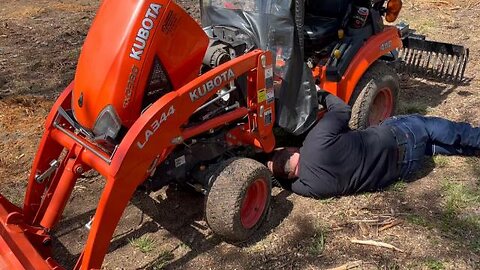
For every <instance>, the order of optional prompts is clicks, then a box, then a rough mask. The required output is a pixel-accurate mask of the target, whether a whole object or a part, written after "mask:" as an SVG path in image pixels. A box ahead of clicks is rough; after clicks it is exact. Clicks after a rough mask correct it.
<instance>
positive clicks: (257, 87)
mask: <svg viewBox="0 0 480 270" xmlns="http://www.w3.org/2000/svg"><path fill="white" fill-rule="evenodd" d="M271 70H272V57H271V54H270V53H267V52H263V51H260V50H255V51H252V52H250V53H248V54H245V55H243V56H240V57H238V58H236V59H234V60H232V61H229V62H227V63H225V64H223V65H221V66H219V67H218V68H216V69H213V70H211V71H209V72H207V73H205V74H203V75H201V76H199V77H198V78H196V79H194V80H193V81H191V82H190V83H188V84H186V85H185V86H183V87H181V88H180V89H178V90H177V91H172V92H171V93H169V94H167V95H165V96H163V97H162V98H160V99H159V100H157V101H156V102H155V103H154V104H152V106H151V107H149V108H148V109H147V110H146V111H145V112H144V113H143V114H142V115H141V117H140V118H139V119H138V120H137V121H136V122H135V124H134V125H133V126H132V127H131V128H130V129H129V130H128V133H127V134H126V135H125V137H124V138H123V140H122V141H121V143H120V144H119V145H118V146H117V148H116V149H115V151H114V152H113V153H108V152H106V151H104V150H103V149H102V148H101V147H99V146H98V145H96V144H95V143H93V142H92V141H90V140H89V139H88V138H85V137H82V136H79V133H78V130H75V128H74V127H73V126H72V125H71V124H70V123H69V121H67V118H68V113H66V112H68V111H69V110H70V104H71V94H72V89H73V83H72V84H70V85H69V86H68V87H67V88H66V89H65V90H64V92H63V93H62V94H61V96H60V97H59V98H58V100H57V101H56V103H55V104H54V106H53V108H52V110H51V112H50V114H49V115H48V117H47V120H46V124H45V133H44V135H43V138H42V140H41V143H40V147H39V150H38V153H37V156H36V158H35V161H34V164H33V169H32V171H31V174H30V177H29V183H28V187H27V192H26V197H25V202H24V207H23V209H20V208H18V207H16V206H14V205H12V204H11V203H10V202H8V201H7V200H6V199H5V198H4V197H0V234H1V236H2V237H1V238H2V239H0V241H2V242H0V255H1V259H0V266H5V267H6V268H7V269H8V268H10V269H62V268H61V267H60V266H59V265H58V264H57V263H56V262H55V261H54V260H53V257H52V255H51V251H50V243H51V239H50V236H49V231H50V230H51V229H52V228H53V227H54V226H55V225H56V224H57V223H58V220H59V219H60V216H61V214H62V213H63V210H64V208H65V205H66V203H67V201H68V199H69V197H70V195H71V193H72V190H73V187H74V185H75V182H76V180H77V179H78V178H79V177H81V175H82V173H84V172H86V171H89V170H90V169H94V170H96V171H98V172H99V173H100V174H101V175H102V176H103V177H104V178H105V180H106V182H105V187H104V189H103V192H102V194H101V197H100V200H99V203H98V206H97V209H96V212H95V215H94V217H93V223H92V226H91V229H90V232H89V235H88V239H87V241H86V244H85V248H84V250H83V252H82V253H81V255H80V258H79V259H78V261H77V264H76V266H75V268H74V269H100V267H101V265H102V262H103V260H104V257H105V254H106V252H107V250H108V246H109V244H110V240H111V238H112V235H113V233H114V230H115V228H116V226H117V224H118V221H119V220H120V218H121V216H122V213H123V211H124V210H125V208H126V206H127V204H128V202H129V200H130V199H131V197H132V195H133V194H134V192H135V190H136V188H137V187H138V186H139V185H140V184H141V183H142V182H143V181H144V180H145V179H146V178H147V177H148V176H150V175H151V174H152V173H153V171H154V170H155V168H156V167H157V165H159V164H160V163H162V161H163V160H164V159H165V158H166V157H167V156H168V155H169V153H171V151H172V150H173V149H174V148H175V146H176V145H178V144H181V143H183V141H184V140H186V139H189V138H191V137H194V136H196V135H199V134H202V133H205V132H208V131H209V130H211V129H214V128H216V127H219V126H224V125H225V124H226V123H235V122H238V121H239V119H245V118H246V119H247V121H246V123H244V124H240V125H237V126H236V127H235V128H233V129H232V130H231V132H232V133H234V134H235V136H230V137H232V138H233V137H234V138H235V142H232V143H235V144H237V145H241V144H244V145H254V146H255V147H257V148H259V149H261V150H262V151H264V152H271V151H272V150H273V148H274V145H275V138H274V136H273V132H272V128H273V122H274V116H275V113H274V102H273V101H271V100H270V101H269V100H266V99H264V98H259V95H263V92H264V91H265V90H273V89H267V88H266V87H267V86H266V78H268V76H272V72H271ZM240 76H246V77H247V82H248V86H247V106H246V107H239V108H236V109H235V110H233V111H230V112H228V113H226V114H223V115H221V116H218V117H216V118H213V119H210V120H208V121H206V122H204V123H201V124H199V125H197V126H193V127H188V128H182V125H183V124H185V123H186V122H187V121H188V119H189V117H190V116H191V115H192V114H193V113H194V112H195V111H196V110H197V109H198V108H199V107H200V106H202V105H203V104H204V103H205V102H206V101H207V100H208V99H210V98H211V97H212V96H213V95H215V94H216V93H217V91H219V90H220V89H221V88H223V87H225V86H226V85H227V84H229V83H230V82H232V81H233V80H234V79H237V78H238V77H240ZM218 78H226V79H218ZM209 82H214V87H213V88H212V89H210V91H209V92H207V93H206V94H205V95H204V96H202V97H200V98H199V99H196V100H194V101H193V100H192V99H191V95H190V93H192V92H193V91H194V90H195V89H197V88H199V87H202V86H203V85H205V84H207V83H209ZM266 111H270V112H271V115H269V117H268V119H265V117H264V116H265V112H266ZM270 117H271V118H270ZM266 120H267V121H266Z"/></svg>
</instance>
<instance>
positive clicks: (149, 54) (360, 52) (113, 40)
mask: <svg viewBox="0 0 480 270" xmlns="http://www.w3.org/2000/svg"><path fill="white" fill-rule="evenodd" d="M280 2H281V3H280ZM280 2H278V1H271V0H263V1H253V0H243V1H235V2H230V1H222V0H212V1H203V2H202V23H203V25H204V28H203V29H202V28H201V27H200V26H199V25H198V24H197V23H196V22H195V20H194V19H192V18H191V17H190V16H189V15H188V14H187V13H186V12H185V11H184V10H183V9H181V8H180V7H179V6H178V5H177V4H176V3H175V2H173V1H171V0H133V1H123V2H122V4H121V5H119V4H118V1H115V0H104V1H103V2H102V4H101V5H100V8H99V10H98V13H97V16H96V18H95V20H94V22H93V24H92V26H91V29H90V31H89V33H88V36H87V38H86V40H85V43H84V46H83V48H82V52H81V55H80V58H79V60H78V65H77V71H76V74H75V79H74V81H73V82H72V83H71V84H70V85H68V86H67V88H66V89H65V90H64V91H63V92H62V93H61V95H60V96H59V98H58V99H57V101H56V102H55V104H54V105H53V107H52V109H51V111H50V113H49V115H48V116H47V119H46V122H45V132H44V134H43V137H42V139H41V142H40V146H39V149H38V152H37V155H36V157H35V159H34V163H33V168H32V170H31V173H30V175H29V179H28V186H27V190H26V195H25V200H24V204H23V207H17V206H15V205H13V204H12V203H10V202H9V201H8V200H7V199H6V198H4V197H3V196H1V195H0V269H64V268H63V267H62V266H60V265H59V264H58V263H57V262H56V261H55V257H54V255H53V254H52V244H51V243H52V237H53V236H52V235H51V232H52V230H53V229H54V228H55V226H56V225H57V224H58V222H59V220H60V219H61V216H62V213H63V211H64V209H65V207H66V204H67V202H68V200H69V197H70V196H71V194H72V191H73V189H74V186H75V183H76V181H77V179H79V178H81V177H83V176H84V174H85V173H87V172H89V171H92V170H94V171H97V172H98V173H99V174H100V175H101V176H103V179H104V188H103V190H102V193H101V195H100V199H99V201H98V205H97V207H96V211H95V214H94V216H93V217H92V219H91V222H90V223H89V225H91V226H89V233H88V238H87V240H86V243H85V246H84V249H83V251H82V252H81V254H80V255H79V257H78V260H77V262H76V264H75V267H74V269H100V268H101V267H102V262H103V260H104V257H105V254H106V253H107V251H108V247H109V244H110V240H111V238H112V235H113V233H114V231H115V228H116V226H117V224H118V222H119V220H120V218H121V216H122V213H123V212H124V210H125V208H126V206H127V204H128V202H129V200H130V199H131V198H132V196H133V194H134V192H135V190H136V189H137V188H138V187H139V186H141V185H143V186H144V187H146V188H147V189H148V190H158V189H160V188H162V187H164V186H165V185H168V184H170V183H172V182H175V183H177V184H180V185H183V186H186V187H190V188H193V189H194V190H195V191H198V192H201V193H203V194H204V195H205V198H206V200H205V218H206V221H207V223H208V224H209V226H210V228H211V229H212V230H213V231H214V232H215V233H216V234H218V235H220V236H221V237H223V238H224V239H226V240H228V241H232V242H241V241H245V240H246V239H248V238H249V237H250V236H251V235H252V234H253V233H254V232H255V231H256V230H257V229H258V228H259V226H261V224H262V222H263V221H264V220H265V218H266V216H267V213H268V211H269V205H270V198H271V189H272V183H271V175H270V172H269V171H268V169H267V168H266V166H265V165H264V164H263V163H261V162H259V161H258V159H259V158H258V157H259V155H261V154H264V153H270V152H271V151H272V150H273V149H274V148H275V147H278V146H282V145H279V144H278V143H277V139H276V136H275V135H274V134H276V133H274V128H275V130H277V129H282V130H284V131H287V133H290V134H292V135H293V136H302V135H304V134H306V133H307V132H308V130H309V129H310V128H311V127H312V126H313V125H314V124H315V122H316V121H318V119H319V117H320V115H321V108H319V104H318V99H317V90H318V89H320V88H322V89H325V90H327V91H330V92H331V93H333V94H335V95H338V96H340V97H341V98H342V99H344V100H345V102H349V103H350V104H352V106H353V111H354V112H355V117H354V118H352V123H353V124H352V125H353V127H355V128H363V127H365V126H368V125H371V124H376V123H378V122H379V121H381V120H383V119H385V118H386V117H388V116H390V115H391V114H393V113H394V107H395V102H396V94H397V92H398V89H399V85H398V80H397V77H396V73H394V72H393V71H392V70H391V69H389V68H390V67H389V66H387V65H386V63H387V62H394V61H395V60H398V58H396V55H397V54H396V53H397V52H398V50H400V49H401V48H402V34H401V31H400V30H399V29H398V28H396V27H394V26H386V25H383V19H382V18H383V17H384V16H386V17H387V18H388V17H389V16H390V19H392V17H393V19H392V20H395V18H396V16H397V15H398V12H400V9H401V1H399V0H390V1H385V0H381V1H373V3H372V1H363V0H358V1H337V0H335V1H325V3H327V4H325V5H324V6H315V5H316V4H315V3H313V2H311V1H307V2H308V3H307V2H304V1H302V0H294V1H280ZM312 3H313V4H312ZM322 3H323V2H322ZM353 3H355V4H358V5H363V6H364V8H366V9H369V10H370V13H369V14H370V16H367V17H365V18H364V19H365V20H364V21H363V22H362V23H361V24H360V23H359V22H355V24H354V26H355V27H352V24H351V22H350V21H351V19H352V18H353V17H352V10H355V9H353V8H352V7H353ZM392 3H393V4H392ZM399 3H400V5H399ZM339 4H340V6H338V7H337V5H339ZM310 5H314V6H310ZM305 7H311V8H312V10H314V11H315V12H313V11H312V12H313V13H312V14H310V13H309V15H308V16H310V17H309V19H308V20H310V22H325V24H322V25H321V27H320V26H319V25H317V24H315V23H314V24H305V25H304V24H303V21H304V15H305V12H304V10H303V9H304V8H305ZM332 10H333V11H338V12H337V13H338V14H337V13H336V14H335V16H333V13H332V12H333V11H332ZM363 10H364V9H363ZM325 14H326V15H325ZM330 15H331V16H333V17H331V18H330V17H328V16H330ZM326 16H327V17H326ZM305 20H307V19H306V18H305ZM314 28H315V29H314ZM299 31H300V32H299ZM327 32H328V35H327V36H326V38H324V36H322V35H321V33H324V34H325V33H327ZM298 33H305V35H298ZM325 35H326V34H325ZM412 44H413V42H412ZM387 68H388V70H385V69H387ZM463 69H464V67H462V68H460V70H461V71H460V73H461V75H462V76H463ZM457 70H459V69H457ZM376 74H377V75H376ZM378 74H382V76H381V78H378ZM375 76H377V77H375ZM372 85H373V86H375V87H373V86H372ZM372 89H375V91H373V92H372ZM99 181H100V180H99Z"/></svg>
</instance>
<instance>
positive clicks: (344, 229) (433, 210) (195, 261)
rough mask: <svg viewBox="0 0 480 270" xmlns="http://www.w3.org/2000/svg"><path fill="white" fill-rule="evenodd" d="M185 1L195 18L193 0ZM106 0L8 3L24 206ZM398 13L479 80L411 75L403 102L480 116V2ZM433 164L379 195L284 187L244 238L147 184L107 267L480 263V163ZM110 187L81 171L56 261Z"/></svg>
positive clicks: (412, 1)
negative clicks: (301, 192) (465, 56)
mask: <svg viewBox="0 0 480 270" xmlns="http://www.w3.org/2000/svg"><path fill="white" fill-rule="evenodd" d="M180 4H182V5H183V6H184V7H185V8H186V9H187V11H188V12H190V13H191V14H193V15H194V16H198V6H197V5H196V2H194V1H189V0H182V1H180ZM97 7H98V1H96V0H62V1H52V0H42V1H29V0H3V1H1V4H0V192H1V193H2V194H4V195H5V196H6V197H7V198H9V199H10V200H11V201H13V202H14V203H16V204H18V205H21V204H22V201H23V194H24V190H25V186H26V179H27V176H28V173H29V170H30V166H31V163H32V160H33V157H34V155H35V151H36V147H37V145H38V142H39V139H40V136H41V134H42V130H43V121H44V119H45V116H46V115H47V113H48V111H49V108H50V106H51V105H52V103H53V101H54V100H55V98H56V97H57V96H58V94H59V93H60V92H61V91H62V90H63V89H64V87H65V86H66V85H67V84H68V83H69V82H70V81H71V80H72V79H73V77H74V73H75V65H76V60H77V57H78V55H79V53H80V49H81V46H82V42H83V39H84V38H85V36H86V33H87V31H88V28H89V25H90V24H91V22H92V19H93V17H94V15H95V12H96V9H97ZM401 17H402V18H401V19H403V20H407V21H408V22H409V23H410V24H411V26H412V27H413V28H416V29H418V30H419V31H420V32H421V33H424V34H427V35H428V36H429V38H431V39H434V40H443V41H448V42H456V43H460V44H464V45H466V46H467V47H469V48H470V50H471V60H470V63H469V65H468V68H467V77H468V78H470V79H471V81H470V82H469V83H467V84H466V85H461V86H452V85H448V84H442V83H434V82H430V81H426V80H419V79H415V78H411V77H410V76H403V77H402V92H401V104H400V109H399V111H400V112H403V113H406V112H418V113H423V114H428V115H436V116H443V117H447V118H450V119H453V120H459V121H469V122H471V123H473V124H475V125H480V79H479V78H478V76H477V75H478V74H480V65H479V64H480V28H479V27H478V25H479V23H478V22H479V21H480V2H479V1H477V0H463V1H460V0H446V1H436V0H408V1H404V8H403V10H402V14H401ZM426 165H427V166H426V169H425V171H424V173H423V175H422V176H421V177H420V179H419V180H418V181H416V182H414V183H409V184H404V183H398V184H396V185H394V186H392V187H391V188H389V189H388V190H386V191H384V192H378V193H368V194H361V195H357V196H349V197H343V198H334V199H328V200H320V201H316V200H312V199H306V198H301V197H299V196H296V195H294V194H290V193H289V192H286V191H284V190H280V189H277V188H275V189H274V198H273V201H272V209H271V211H270V214H269V217H268V220H267V223H266V224H265V226H263V227H262V229H261V230H260V231H259V232H258V233H257V234H256V236H255V237H254V239H252V240H251V241H249V242H248V243H246V244H243V245H241V246H238V245H231V244H228V243H225V242H223V241H222V240H221V239H219V238H218V237H216V236H215V235H213V234H212V232H211V231H210V230H209V229H208V227H207V225H206V223H205V220H204V219H203V210H202V209H203V208H202V207H201V205H202V204H203V197H202V196H200V195H196V194H192V193H190V192H186V191H181V190H176V189H175V188H173V187H170V188H168V189H166V190H162V191H161V192H158V193H156V194H151V195H146V194H143V193H141V192H138V193H137V194H136V196H135V197H134V198H133V199H132V201H131V203H130V205H129V206H128V208H127V210H126V212H125V214H124V217H123V219H122V220H121V222H120V224H119V226H118V228H117V231H116V234H115V237H114V238H113V240H112V244H111V247H110V251H109V253H108V255H107V257H106V260H105V262H104V268H105V269H162V268H165V269H329V268H334V267H339V266H344V267H343V268H338V269H480V166H479V165H480V160H478V159H476V158H460V157H437V158H434V159H432V160H429V161H428V162H426ZM102 186H103V182H102V181H101V180H99V179H98V178H96V177H94V176H92V177H90V178H85V179H81V180H80V181H79V182H78V184H77V185H76V187H75V190H74V194H73V196H72V198H71V200H70V203H69V206H68V207H67V209H66V211H65V213H64V220H63V221H62V222H61V223H60V225H59V226H58V228H57V229H56V230H55V232H54V235H55V242H54V247H55V252H56V254H57V256H56V257H57V260H58V261H60V262H61V263H62V264H63V265H65V266H67V267H68V268H71V267H73V264H74V263H75V261H76V258H77V257H78V255H79V253H80V252H81V249H82V246H83V242H84V241H85V239H86V237H87V234H88V230H87V229H86V228H85V227H84V225H85V224H86V223H87V222H88V221H89V219H90V218H91V216H92V215H93V214H94V211H95V205H96V200H97V199H98V195H99V193H100V191H101V189H102ZM390 225H395V226H393V227H391V228H389V226H390ZM352 239H358V240H376V241H380V242H384V243H388V244H391V245H393V246H395V247H396V248H398V249H400V250H401V251H395V250H392V249H389V248H383V247H374V246H365V245H359V244H356V243H352V242H351V240H352Z"/></svg>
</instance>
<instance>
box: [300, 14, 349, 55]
mask: <svg viewBox="0 0 480 270" xmlns="http://www.w3.org/2000/svg"><path fill="white" fill-rule="evenodd" d="M340 26H341V19H339V18H329V17H323V16H314V15H311V14H305V24H304V36H305V46H306V49H307V50H309V49H315V48H316V49H320V48H322V47H323V46H326V45H328V44H329V43H330V42H332V41H333V40H335V39H336V38H337V36H338V29H339V28H340Z"/></svg>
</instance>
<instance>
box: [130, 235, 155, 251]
mask: <svg viewBox="0 0 480 270" xmlns="http://www.w3.org/2000/svg"><path fill="white" fill-rule="evenodd" d="M129 242H130V245H132V246H133V247H134V248H137V249H138V250H140V251H141V252H143V253H148V252H150V251H152V250H153V249H154V248H155V239H153V238H151V237H150V236H149V235H143V236H142V237H140V238H135V239H130V240H129Z"/></svg>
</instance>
